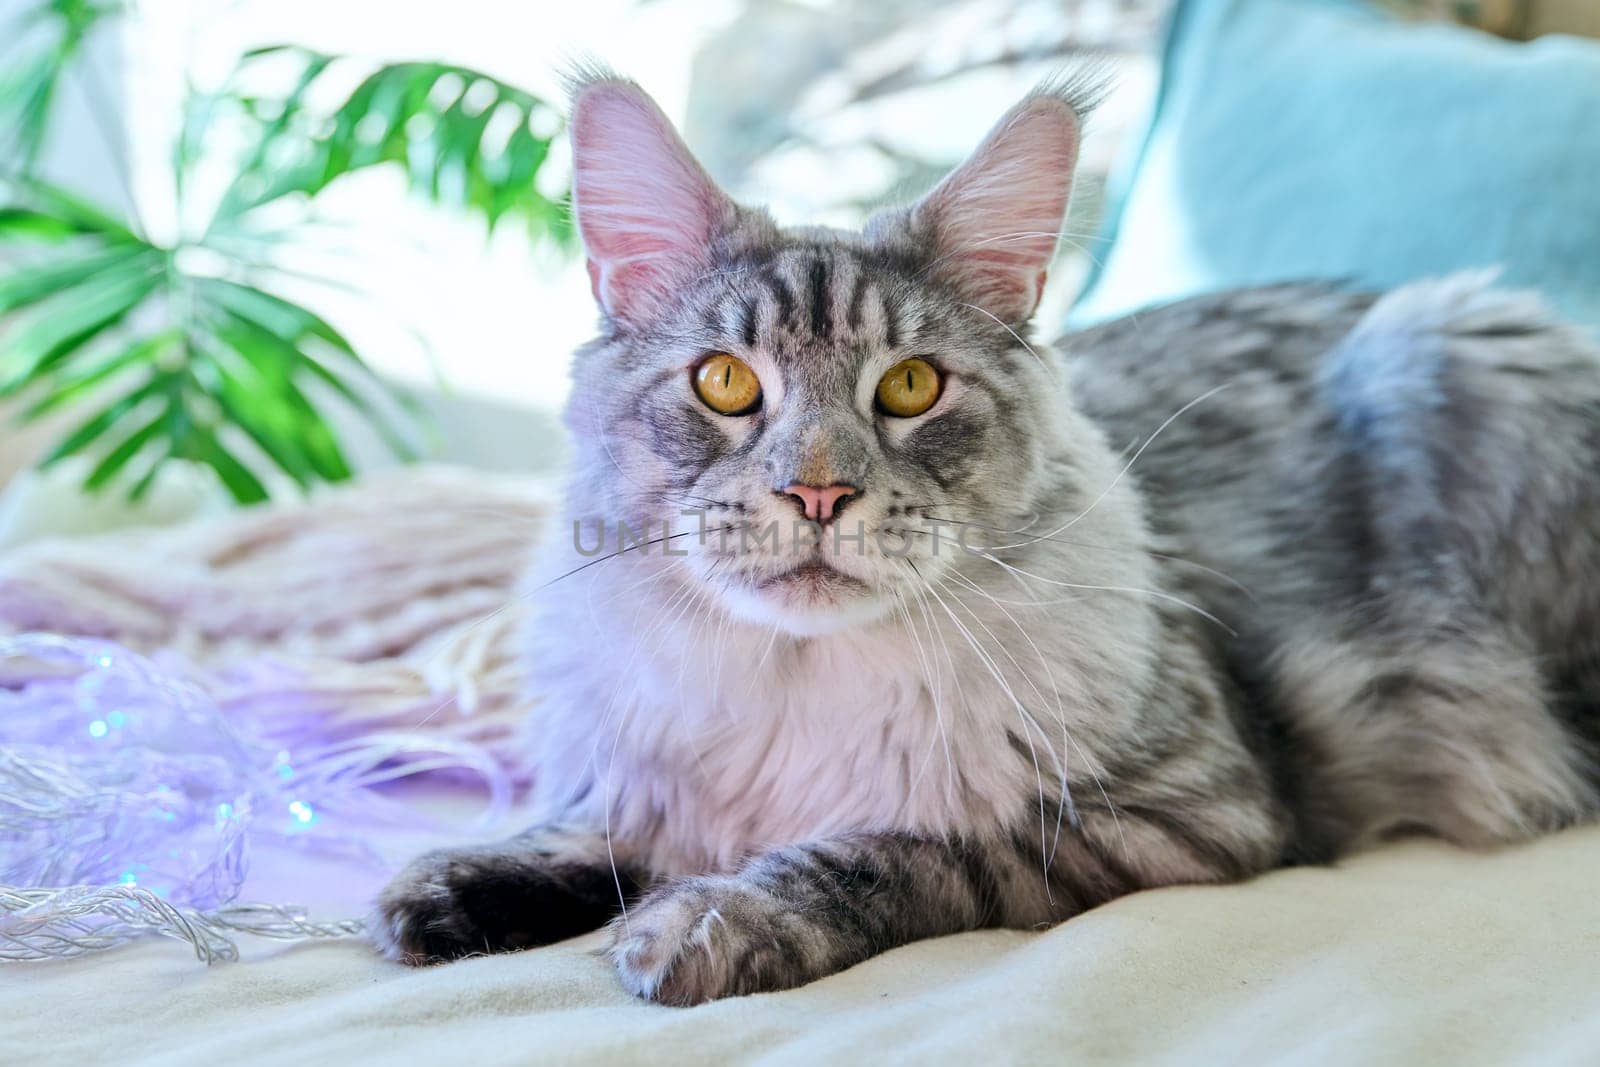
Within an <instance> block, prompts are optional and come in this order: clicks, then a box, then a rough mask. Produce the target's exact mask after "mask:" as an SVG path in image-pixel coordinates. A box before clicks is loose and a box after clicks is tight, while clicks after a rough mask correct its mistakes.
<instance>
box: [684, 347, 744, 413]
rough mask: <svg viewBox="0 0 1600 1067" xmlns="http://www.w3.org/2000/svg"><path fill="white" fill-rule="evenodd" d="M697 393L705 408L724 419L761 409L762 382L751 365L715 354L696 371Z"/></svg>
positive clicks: (737, 359)
mask: <svg viewBox="0 0 1600 1067" xmlns="http://www.w3.org/2000/svg"><path fill="white" fill-rule="evenodd" d="M694 391H695V392H696V393H698V394H700V399H701V400H704V401H705V402H706V407H708V408H710V409H711V410H712V411H715V412H718V413H720V414H723V415H748V414H749V413H750V412H752V411H754V410H755V409H756V408H758V407H760V406H761V379H760V378H757V377H756V372H755V371H753V370H751V369H750V365H749V364H748V363H746V362H745V361H744V360H742V359H739V358H738V357H736V356H730V355H728V353H726V352H713V353H711V354H710V355H709V356H707V357H706V358H705V359H702V360H701V361H700V365H699V366H698V367H696V368H695V369H694Z"/></svg>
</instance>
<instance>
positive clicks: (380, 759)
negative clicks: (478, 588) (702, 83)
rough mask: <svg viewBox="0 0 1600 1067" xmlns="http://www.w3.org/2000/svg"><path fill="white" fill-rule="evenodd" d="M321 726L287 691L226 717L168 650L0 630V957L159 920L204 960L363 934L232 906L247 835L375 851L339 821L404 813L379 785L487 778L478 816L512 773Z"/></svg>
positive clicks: (48, 952)
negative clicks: (436, 776) (248, 937)
mask: <svg viewBox="0 0 1600 1067" xmlns="http://www.w3.org/2000/svg"><path fill="white" fill-rule="evenodd" d="M286 701H287V698H286ZM286 724H292V726H288V727H286ZM317 726H318V723H317V720H316V718H315V717H314V716H306V715H297V714H296V709H295V708H293V707H291V706H287V703H286V704H285V706H281V707H273V706H271V704H270V703H263V704H260V705H258V706H253V707H252V709H251V711H250V713H249V715H243V714H241V713H239V712H238V711H237V709H234V710H233V711H232V712H231V715H230V717H224V714H223V713H222V711H221V710H220V709H219V707H218V705H217V702H216V701H215V700H213V699H212V698H211V696H210V695H208V693H207V691H206V690H205V688H204V687H203V685H202V684H201V683H200V682H199V681H197V680H196V679H195V678H194V677H193V676H191V675H189V674H188V673H187V672H185V671H184V670H183V669H182V668H181V667H180V666H178V665H177V664H175V663H172V662H163V663H162V664H160V665H158V664H157V663H155V662H153V661H152V660H150V659H147V658H145V657H142V656H138V655H135V654H134V653H132V652H130V651H128V650H127V649H125V648H122V647H121V646H119V645H116V644H112V643H110V642H104V641H90V640H81V639H76V638H64V637H56V636H50V635H27V636H23V637H18V638H12V639H3V640H0V960H31V959H43V958H51V957H66V956H76V955H82V954H83V953H85V952H91V951H98V950H101V949H105V948H110V947H112V946H114V945H118V944H121V943H123V942H125V941H128V940H130V939H132V938H134V937H137V936H141V935H145V934H163V935H166V936H169V937H175V938H178V939H181V940H185V941H188V942H189V943H190V944H191V945H192V946H193V947H194V949H195V952H196V954H197V955H198V956H199V958H200V959H202V960H205V961H206V962H211V961H213V960H217V959H233V958H237V949H236V947H235V946H234V944H233V942H232V941H231V940H230V937H229V933H230V932H240V933H251V934H257V935H260V936H266V937H277V938H290V939H293V938H302V937H331V936H348V935H351V934H354V933H358V932H359V930H360V924H359V923H357V922H354V921H349V920H342V921H338V922H334V923H320V924H319V923H313V922H310V921H309V920H308V919H307V918H306V917H305V916H304V914H302V913H301V912H300V911H299V910H298V909H295V908H293V907H287V906H276V905H257V904H246V905H240V904H237V903H235V901H236V898H237V897H238V895H239V891H240V887H241V885H242V884H243V882H244V879H245V876H246V874H247V873H248V870H249V856H250V846H251V844H252V843H253V842H258V841H264V840H275V841H282V842H293V843H297V844H309V845H311V846H312V847H317V848H323V849H328V850H333V851H338V852H343V853H346V854H355V855H357V856H359V857H362V858H365V859H367V860H369V861H377V860H378V859H379V857H377V856H376V854H375V853H374V852H373V851H372V849H371V848H370V846H368V845H367V844H366V842H365V841H364V840H363V839H362V837H360V836H359V835H357V834H356V833H354V832H353V830H354V828H353V826H351V825H350V824H352V823H353V822H356V821H365V820H371V819H373V818H386V817H394V816H397V815H399V814H401V813H402V812H406V813H407V815H408V819H409V820H410V821H413V822H414V821H415V818H416V816H415V814H414V813H410V812H408V811H407V809H405V808H404V807H403V806H402V805H400V804H398V803H397V802H395V801H393V800H392V799H390V798H387V797H384V796H382V795H381V794H379V793H378V792H377V791H376V789H375V787H376V786H379V785H382V784H384V783H387V782H391V781H394V780H396V779H400V778H405V777H410V776H413V775H417V774H423V773H427V772H433V771H439V770H451V771H455V772H457V773H458V774H459V772H461V771H463V770H464V771H467V772H469V773H471V774H472V775H474V776H475V777H477V778H478V779H480V780H481V781H482V783H483V785H484V787H485V788H486V790H487V792H488V796H489V802H488V806H487V810H486V811H485V814H484V819H485V820H486V821H496V820H498V819H499V818H501V817H502V816H503V815H504V814H505V812H506V810H507V809H508V807H509V804H510V800H511V788H512V787H511V781H510V777H509V776H508V775H507V773H506V771H505V769H504V768H503V767H502V766H501V765H500V764H499V763H498V762H497V761H496V760H494V759H493V758H492V757H491V756H490V755H489V754H488V753H486V752H485V751H484V750H483V749H481V748H480V747H478V746H476V745H472V744H469V743H465V742H460V741H455V740H452V739H448V738H442V737H438V736H431V735H429V734H425V733H411V732H405V731H396V730H382V731H378V732H371V733H366V734H363V735H357V736H351V735H350V734H349V732H348V730H346V731H343V732H342V733H340V734H338V735H336V736H332V737H325V736H319V734H318V730H317Z"/></svg>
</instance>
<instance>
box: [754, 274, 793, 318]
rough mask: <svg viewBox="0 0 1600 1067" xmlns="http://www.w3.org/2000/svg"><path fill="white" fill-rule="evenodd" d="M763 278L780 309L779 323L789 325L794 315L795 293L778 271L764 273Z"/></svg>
mask: <svg viewBox="0 0 1600 1067" xmlns="http://www.w3.org/2000/svg"><path fill="white" fill-rule="evenodd" d="M761 278H762V280H763V281H764V282H766V284H767V288H768V289H770V290H772V299H773V302H774V303H775V304H776V305H777V308H778V322H779V323H780V324H782V325H784V326H787V325H789V317H790V316H791V315H793V314H794V293H793V292H791V291H790V290H789V283H788V282H786V281H784V280H783V278H782V277H781V276H780V275H779V274H778V272H777V271H776V270H767V271H764V272H762V275H761Z"/></svg>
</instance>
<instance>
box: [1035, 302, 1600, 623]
mask: <svg viewBox="0 0 1600 1067" xmlns="http://www.w3.org/2000/svg"><path fill="white" fill-rule="evenodd" d="M1490 282H1491V278H1490V277H1488V276H1486V275H1482V274H1469V275H1457V276H1453V277H1450V278H1445V279H1439V280H1431V281H1425V282H1419V283H1415V284H1413V285H1410V286H1406V287H1402V288H1400V289H1396V290H1394V291H1392V292H1390V293H1387V294H1384V295H1382V296H1377V295H1374V294H1370V293H1360V292H1352V291H1348V290H1346V289H1343V288H1340V287H1337V286H1333V285H1315V284H1313V285H1282V286H1273V287H1268V288H1261V289H1251V290H1242V291H1237V292H1230V293H1221V294H1216V295H1211V296H1204V297H1199V298H1195V299H1192V300H1188V301H1184V302H1181V303H1178V304H1173V305H1170V306H1167V307H1162V308H1156V309H1152V310H1150V311H1145V312H1141V313H1139V314H1136V315H1133V316H1129V317H1127V318H1124V319H1120V320H1117V321H1115V322H1111V323H1107V324H1106V325H1104V326H1101V327H1097V328H1095V329H1092V330H1088V331H1085V332H1083V333H1079V334H1075V335H1070V336H1068V337H1067V338H1064V339H1063V340H1062V342H1061V345H1062V347H1063V349H1064V351H1065V353H1066V356H1067V361H1068V367H1069V374H1070V375H1071V381H1072V386H1073V391H1074V395H1075V398H1076V399H1077V402H1078V403H1079V404H1080V405H1081V406H1082V407H1083V408H1084V409H1085V411H1086V412H1087V413H1088V414H1089V416H1090V417H1091V418H1092V419H1093V420H1094V421H1095V422H1096V423H1097V424H1098V425H1099V426H1100V427H1101V428H1102V429H1103V430H1104V431H1105V432H1106V434H1107V436H1108V437H1109V439H1110V441H1111V444H1112V446H1113V448H1116V449H1119V450H1122V451H1123V452H1124V453H1125V454H1126V455H1127V456H1128V458H1129V459H1130V460H1133V457H1134V456H1135V454H1136V453H1137V454H1138V458H1137V459H1136V460H1133V464H1132V468H1131V471H1130V473H1131V476H1132V477H1134V478H1135V479H1136V480H1137V482H1138V484H1139V486H1140V488H1141V489H1142V490H1143V491H1144V492H1145V494H1146V496H1147V499H1148V502H1149V505H1150V512H1149V520H1150V522H1151V524H1152V526H1153V527H1154V528H1155V530H1156V531H1157V532H1158V534H1161V535H1163V536H1165V537H1166V538H1168V539H1169V540H1170V541H1173V542H1176V543H1177V545H1178V546H1179V547H1180V548H1181V550H1182V551H1183V552H1185V553H1188V554H1190V555H1192V556H1194V557H1197V558H1200V559H1204V560H1206V561H1207V562H1209V563H1212V564H1213V565H1216V566H1218V567H1219V568H1220V569H1224V570H1227V571H1228V573H1230V574H1233V575H1235V576H1236V577H1239V578H1240V580H1241V581H1245V582H1246V584H1251V585H1252V592H1254V593H1255V594H1256V595H1257V597H1258V598H1265V599H1266V600H1267V601H1269V602H1271V601H1278V600H1282V599H1285V598H1287V599H1289V600H1290V601H1291V602H1292V601H1294V600H1297V599H1298V600H1304V599H1305V598H1307V597H1315V598H1316V602H1317V603H1320V604H1328V603H1330V602H1340V601H1347V600H1351V599H1361V600H1364V599H1367V598H1370V596H1371V595H1372V594H1373V591H1374V590H1373V586H1374V583H1377V584H1378V585H1379V586H1383V587H1385V588H1387V587H1388V586H1389V585H1392V580H1393V579H1394V577H1395V572H1396V571H1397V570H1398V571H1404V572H1405V573H1406V574H1408V575H1410V576H1411V579H1412V580H1414V581H1421V580H1422V578H1423V576H1424V575H1423V573H1422V572H1427V576H1428V577H1430V578H1432V579H1435V580H1442V579H1443V578H1444V577H1449V578H1450V580H1452V581H1454V582H1456V583H1457V584H1456V586H1455V588H1454V591H1455V592H1456V593H1458V594H1460V593H1463V592H1464V586H1465V585H1471V586H1473V587H1475V591H1476V593H1481V594H1482V595H1483V596H1484V597H1486V598H1488V599H1490V600H1494V599H1496V598H1497V597H1498V596H1499V594H1500V591H1502V590H1504V589H1505V587H1506V586H1507V585H1508V583H1515V582H1517V581H1518V580H1519V579H1522V580H1523V585H1524V586H1526V584H1527V580H1534V581H1544V580H1546V579H1548V577H1549V576H1550V573H1551V567H1550V565H1552V564H1559V565H1560V568H1561V569H1563V570H1565V571H1566V572H1567V573H1565V574H1563V575H1562V576H1561V577H1562V580H1564V581H1570V580H1571V579H1572V578H1574V577H1575V574H1574V573H1573V572H1574V571H1582V572H1584V574H1585V576H1586V577H1587V576H1588V575H1587V571H1586V568H1588V567H1590V566H1596V567H1600V514H1597V512H1596V505H1597V504H1600V494H1597V492H1596V490H1597V487H1600V465H1597V457H1600V347H1597V346H1596V345H1595V343H1594V342H1593V340H1592V339H1590V338H1589V337H1588V336H1586V335H1585V334H1584V333H1582V332H1581V331H1580V330H1578V329H1577V328H1575V327H1572V326H1569V325H1566V324H1563V323H1561V322H1560V321H1559V320H1557V319H1556V318H1555V317H1554V316H1553V315H1552V314H1551V312H1550V311H1549V310H1548V309H1547V308H1546V307H1545V306H1544V305H1543V304H1542V303H1541V302H1540V301H1539V300H1538V299H1537V298H1536V297H1534V296H1532V295H1530V294H1526V293H1518V292H1508V291H1505V290H1500V289H1496V288H1494V287H1493V286H1492V285H1491V284H1490ZM1141 449H1142V452H1141ZM1555 529H1559V530H1560V531H1561V533H1562V539H1561V540H1562V543H1561V544H1560V545H1556V544H1553V543H1552V530H1555ZM1567 547H1573V548H1575V551H1572V552H1569V551H1565V548H1567ZM1551 553H1555V554H1556V555H1557V556H1561V557H1562V558H1561V559H1552V556H1551ZM1530 562H1532V563H1534V564H1535V571H1536V573H1522V574H1516V573H1508V568H1509V569H1511V570H1517V569H1519V568H1525V566H1526V565H1527V564H1529V563H1530ZM1595 577H1597V578H1600V574H1596V575H1595ZM1463 583H1464V584H1463ZM1530 592H1536V593H1544V592H1548V593H1549V594H1550V595H1552V596H1554V595H1556V594H1557V590H1554V589H1549V588H1547V583H1546V584H1543V585H1540V586H1539V588H1538V590H1530ZM1521 599H1522V600H1523V601H1526V600H1527V599H1528V597H1526V596H1525V597H1522V598H1521ZM1494 606H1495V607H1496V608H1497V609H1498V608H1504V609H1505V610H1507V611H1512V612H1515V611H1517V610H1518V609H1519V606H1520V605H1519V604H1517V603H1497V604H1496V605H1494ZM1547 606H1548V605H1543V606H1541V608H1540V610H1541V611H1542V610H1545V608H1546V607H1547Z"/></svg>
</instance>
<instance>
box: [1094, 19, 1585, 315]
mask: <svg viewBox="0 0 1600 1067" xmlns="http://www.w3.org/2000/svg"><path fill="white" fill-rule="evenodd" d="M1112 200H1113V205H1114V206H1113V208H1112V210H1111V213H1110V215H1109V219H1108V224H1107V229H1106V231H1105V236H1108V237H1109V238H1110V241H1109V242H1108V243H1102V244H1101V246H1100V247H1102V248H1106V249H1107V251H1106V252H1105V253H1104V254H1103V256H1102V261H1101V262H1102V265H1101V266H1100V267H1099V268H1097V269H1096V270H1094V271H1093V272H1092V273H1091V275H1090V278H1089V281H1088V284H1087V287H1086V288H1085V290H1084V292H1083V294H1082V296H1080V298H1079V300H1078V303H1077V305H1076V307H1075V308H1074V309H1073V312H1072V322H1073V324H1074V325H1085V324H1088V323H1090V322H1097V321H1100V320H1102V319H1106V318H1110V317H1113V316H1116V315H1121V314H1125V313H1127V312H1129V311H1134V310H1137V309H1138V308H1140V307H1144V306H1147V305H1150V304H1154V303H1160V302H1163V301H1167V300H1172V299H1177V298H1180V297H1184V296H1190V295H1193V294H1196V293H1201V292H1208V291H1213V290H1217V289H1227V288H1233V287H1236V286H1241V285H1254V284H1261V283H1269V282H1278V281H1286V280H1299V279H1310V278H1337V279H1348V280H1350V281H1352V282H1356V283H1360V284H1365V285H1370V286H1375V287H1385V286H1391V285H1395V284H1398V283H1400V282H1404V281H1408V280H1410V279H1413V278H1418V277H1425V276H1429V275H1438V274H1445V273H1449V272H1451V271H1455V270H1461V269H1466V268H1471V267H1484V266H1492V265H1501V266H1503V267H1504V268H1505V273H1504V275H1503V279H1504V280H1505V282H1507V283H1508V284H1514V285H1518V286H1528V287H1533V288H1537V289H1539V290H1541V291H1542V292H1543V293H1544V294H1545V295H1546V296H1547V297H1548V298H1549V299H1550V300H1551V301H1552V302H1553V303H1554V304H1555V305H1556V306H1557V307H1558V308H1560V309H1561V310H1562V311H1563V312H1565V313H1566V314H1568V315H1570V316H1571V317H1573V318H1575V319H1577V320H1578V321H1580V322H1585V323H1588V324H1590V325H1596V324H1600V42H1593V41H1585V40H1579V39H1576V38H1570V37H1559V36H1556V37H1544V38H1541V39H1539V40H1537V41H1534V42H1532V43H1530V44H1516V43H1512V42H1508V41H1502V40H1499V39H1497V38H1494V37H1490V36H1488V35H1487V34H1483V33H1479V32H1477V31H1475V30H1469V29H1465V28H1461V27H1456V26H1448V25H1440V24H1416V23H1408V22H1404V21H1402V20H1399V19H1396V18H1394V17H1392V16H1390V15H1388V14H1386V13H1384V12H1382V11H1380V10H1378V9H1376V8H1373V7H1371V6H1370V5H1368V4H1365V3H1361V2H1359V0H1179V2H1178V4H1177V7H1176V9H1175V11H1174V14H1173V22H1172V25H1171V29H1170V31H1169V35H1168V39H1167V47H1166V54H1165V57H1164V69H1163V78H1162V85H1161V89H1160V92H1159V94H1158V97H1157V100H1156V105H1155V112H1154V115H1153V118H1152V120H1151V122H1150V125H1149V128H1148V130H1147V131H1146V133H1145V135H1144V137H1143V139H1142V141H1141V143H1140V144H1139V146H1138V149H1137V151H1136V153H1135V155H1134V158H1133V159H1132V161H1131V163H1130V164H1129V165H1128V166H1126V167H1125V168H1124V170H1123V172H1122V173H1121V174H1120V175H1119V176H1118V178H1117V179H1116V180H1115V181H1114V182H1113V186H1112Z"/></svg>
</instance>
